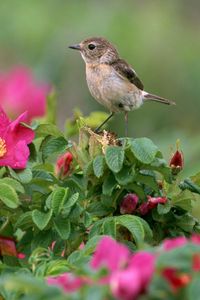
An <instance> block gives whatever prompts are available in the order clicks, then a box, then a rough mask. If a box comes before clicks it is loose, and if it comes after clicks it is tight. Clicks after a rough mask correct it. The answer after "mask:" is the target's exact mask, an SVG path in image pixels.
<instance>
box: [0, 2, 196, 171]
mask: <svg viewBox="0 0 200 300" xmlns="http://www.w3.org/2000/svg"><path fill="white" fill-rule="evenodd" d="M0 28H1V30H0V71H1V72H3V71H4V70H8V69H9V68H12V67H13V66H14V65H22V64H23V65H27V66H29V67H31V68H32V70H33V71H34V73H35V75H36V76H37V78H38V79H41V80H44V81H48V82H50V83H53V85H54V86H55V88H56V90H57V97H58V112H57V114H58V124H59V126H60V127H61V128H62V127H63V126H64V122H65V119H66V117H70V116H71V115H72V112H73V109H74V108H75V107H78V108H80V109H81V110H82V111H83V113H84V114H86V115H87V114H89V113H90V112H91V111H93V110H104V108H103V107H101V106H100V105H99V104H98V103H96V102H95V101H94V100H93V99H92V97H91V95H90V94H89V91H88V88H87V85H86V80H85V70H84V63H83V61H82V59H81V57H80V55H79V53H77V52H75V51H72V50H70V49H68V45H70V44H73V43H77V42H79V41H81V40H82V39H84V38H86V37H90V36H104V37H106V38H107V39H109V40H110V41H111V42H113V43H114V44H115V45H116V46H117V48H118V50H119V52H120V54H121V56H122V57H123V58H125V59H127V60H128V61H129V63H130V64H131V65H132V66H133V67H134V69H135V70H136V72H137V73H138V75H139V77H140V78H141V79H142V81H143V82H144V85H145V89H146V90H147V91H149V92H152V93H156V94H158V95H161V96H163V97H167V98H169V99H172V100H175V101H176V102H177V106H176V107H168V106H165V105H160V104H157V103H153V102H152V103H148V104H146V105H144V106H143V107H142V108H141V109H139V110H137V111H134V112H131V113H130V121H129V135H130V136H134V137H141V136H147V137H149V138H151V139H152V140H153V141H154V142H155V143H156V144H157V145H158V146H159V147H160V148H161V150H162V151H163V152H164V154H165V157H166V158H167V159H168V158H169V157H170V153H171V147H172V146H174V150H175V141H176V139H177V138H180V140H181V148H182V150H183V152H184V156H185V169H184V173H185V174H186V175H187V174H193V173H195V172H196V171H198V170H199V167H200V1H198V0H196V1H195V0H190V1H187V0H176V1H174V0H167V1H161V0H132V1H131V0H110V1H104V0H102V1H99V0H93V1H92V0H84V1H81V0H79V1H78V0H77V1H73V0H56V1H55V0H43V1H41V0H6V1H1V2H0ZM123 122H124V116H123V114H122V115H117V116H116V117H115V118H114V119H113V120H112V122H111V123H110V125H109V127H110V128H111V129H112V130H114V131H116V132H117V133H118V135H119V136H120V135H123V134H124V123H123ZM185 174H184V175H185Z"/></svg>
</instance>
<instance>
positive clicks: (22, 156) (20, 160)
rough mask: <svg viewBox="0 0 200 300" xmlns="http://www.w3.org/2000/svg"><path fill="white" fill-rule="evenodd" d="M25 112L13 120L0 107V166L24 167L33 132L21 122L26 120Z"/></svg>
mask: <svg viewBox="0 0 200 300" xmlns="http://www.w3.org/2000/svg"><path fill="white" fill-rule="evenodd" d="M26 116H27V115H26V113H23V114H21V115H20V116H19V117H18V118H17V119H16V120H15V121H10V120H9V119H8V117H7V116H6V114H5V112H4V111H3V110H2V108H1V107H0V124H1V126H0V166H9V167H11V168H14V169H24V168H25V167H26V164H27V161H28V157H29V148H28V146H27V144H30V143H31V142H32V140H33V138H34V132H33V130H32V129H29V128H27V127H25V126H23V125H22V124H20V123H21V122H24V121H25V120H26Z"/></svg>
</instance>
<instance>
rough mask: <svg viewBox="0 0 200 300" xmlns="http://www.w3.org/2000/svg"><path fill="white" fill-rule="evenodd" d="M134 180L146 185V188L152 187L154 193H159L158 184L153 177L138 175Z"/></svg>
mask: <svg viewBox="0 0 200 300" xmlns="http://www.w3.org/2000/svg"><path fill="white" fill-rule="evenodd" d="M134 180H135V181H136V182H138V183H142V184H145V185H146V186H148V187H150V188H151V189H153V190H154V191H156V192H158V191H159V187H158V184H157V182H156V180H155V178H154V177H153V176H150V175H144V174H137V175H136V176H135V178H134Z"/></svg>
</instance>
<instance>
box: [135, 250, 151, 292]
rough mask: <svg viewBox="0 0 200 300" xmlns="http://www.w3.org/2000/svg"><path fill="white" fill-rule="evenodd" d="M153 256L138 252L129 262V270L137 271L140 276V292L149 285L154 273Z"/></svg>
mask: <svg viewBox="0 0 200 300" xmlns="http://www.w3.org/2000/svg"><path fill="white" fill-rule="evenodd" d="M155 259H156V258H155V256H154V255H153V254H152V253H149V252H145V251H140V252H137V253H136V254H134V255H133V256H132V257H131V259H130V262H129V268H131V269H133V268H134V269H137V270H138V271H139V274H140V281H141V290H143V291H144V290H145V289H146V287H147V286H148V285H149V283H150V281H151V279H152V277H153V273H154V271H155Z"/></svg>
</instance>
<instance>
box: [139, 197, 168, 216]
mask: <svg viewBox="0 0 200 300" xmlns="http://www.w3.org/2000/svg"><path fill="white" fill-rule="evenodd" d="M147 199H148V200H147V202H144V203H142V204H141V205H140V206H139V207H138V211H139V213H140V214H141V215H146V214H147V213H148V212H149V211H150V210H152V209H153V208H155V207H156V206H157V205H158V204H165V203H166V202H167V198H166V197H151V196H147Z"/></svg>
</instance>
